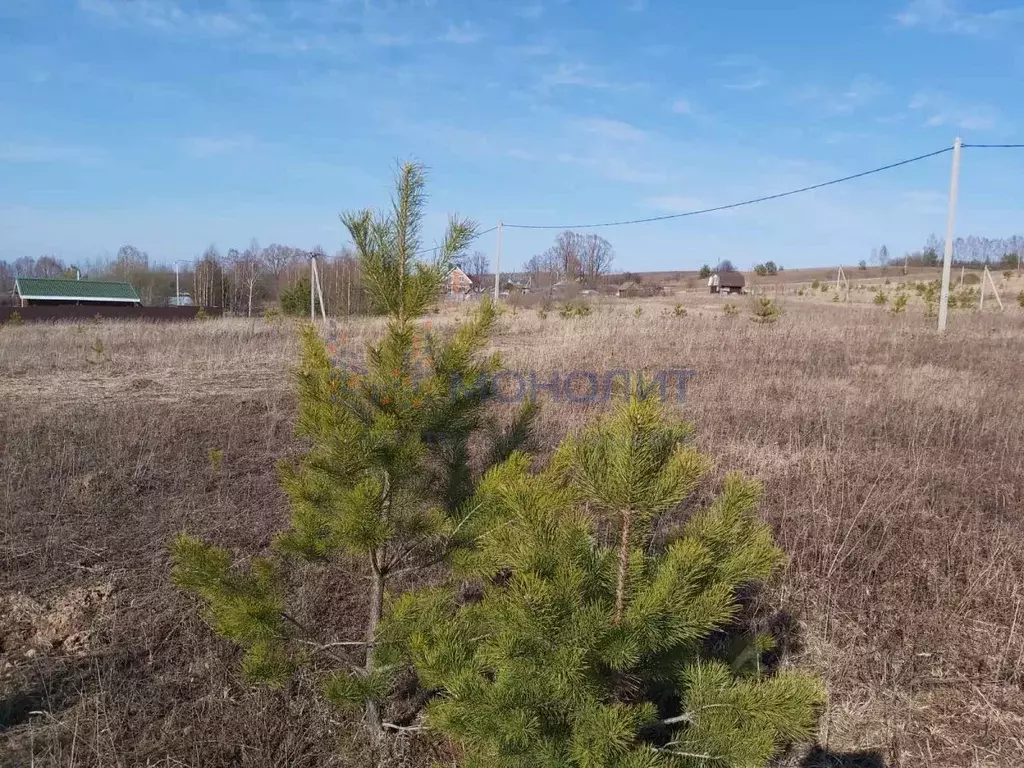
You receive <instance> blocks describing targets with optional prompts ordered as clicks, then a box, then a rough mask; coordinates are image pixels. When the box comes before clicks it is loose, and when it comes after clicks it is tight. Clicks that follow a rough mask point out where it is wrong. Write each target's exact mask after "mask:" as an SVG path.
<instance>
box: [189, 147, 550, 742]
mask: <svg viewBox="0 0 1024 768" xmlns="http://www.w3.org/2000/svg"><path fill="white" fill-rule="evenodd" d="M424 184H425V179H424V172H423V169H422V167H420V166H418V165H415V164H407V165H404V166H403V167H402V168H401V169H400V171H399V173H398V178H397V179H396V185H397V189H396V193H395V197H394V200H393V206H392V210H391V211H390V212H388V213H386V214H373V213H371V212H369V211H362V212H358V213H355V214H349V215H346V216H344V217H343V221H344V223H345V225H346V226H347V228H348V230H349V233H350V235H351V237H352V240H353V242H354V243H355V246H356V250H357V254H358V259H359V266H360V272H361V274H362V276H363V279H364V281H365V290H366V293H367V295H368V297H369V299H370V302H371V306H372V308H373V309H374V310H375V311H377V312H379V313H380V314H383V315H385V316H386V317H387V327H386V330H385V333H384V335H383V337H382V338H381V340H380V341H379V342H377V343H375V344H371V345H370V346H369V347H368V349H367V365H366V371H365V373H359V374H357V373H355V372H354V371H348V370H343V369H341V368H339V367H338V366H337V365H335V362H334V360H332V358H331V356H330V355H329V349H328V347H327V345H326V344H325V343H324V341H323V339H322V338H321V337H320V334H319V332H318V330H317V328H316V327H315V326H313V325H306V326H304V327H303V329H302V336H301V355H300V365H299V369H298V371H297V383H298V395H299V398H298V399H299V411H298V420H297V425H296V431H297V433H298V436H299V438H300V439H301V440H302V441H303V443H304V445H305V452H304V454H303V455H302V456H301V458H300V459H299V460H298V462H296V463H295V464H287V465H285V466H283V467H282V480H281V483H282V487H283V488H284V490H285V492H286V493H287V495H288V497H289V499H290V502H291V524H290V527H289V528H288V529H287V530H286V531H284V532H283V533H282V534H281V535H279V536H278V537H277V539H276V540H275V543H274V553H273V556H269V557H265V558H263V559H258V560H256V561H254V564H253V565H252V566H251V567H250V568H248V569H239V568H234V567H233V566H232V556H231V554H230V553H229V552H228V551H226V550H224V549H222V548H218V547H214V546H212V545H210V544H207V543H205V542H203V541H201V540H199V539H196V538H193V537H189V536H182V537H181V538H179V540H178V541H177V543H176V544H175V546H174V556H175V566H174V579H175V581H176V582H177V583H178V584H179V585H180V586H181V587H183V588H184V589H186V590H188V591H190V592H192V593H194V594H196V595H197V596H199V597H200V598H201V599H202V600H203V602H204V603H205V606H206V613H207V616H208V618H209V619H210V621H211V623H212V624H213V626H214V628H215V629H216V630H217V631H218V632H220V633H221V634H222V635H224V636H225V637H227V638H229V639H230V640H232V641H234V642H236V643H237V644H238V645H239V646H241V647H242V648H243V650H244V651H245V655H244V658H243V664H242V668H243V671H244V672H245V673H246V675H247V677H249V678H250V679H253V680H256V681H261V682H265V683H268V684H271V685H282V684H283V683H284V682H285V681H287V680H288V679H289V678H290V676H291V675H292V673H293V672H294V670H295V669H296V668H297V667H301V666H309V664H310V653H320V654H321V655H320V658H326V659H327V660H329V661H330V662H331V666H333V667H334V670H333V672H332V673H331V674H330V676H329V677H328V678H327V679H326V680H325V681H324V690H325V693H326V696H327V698H328V699H330V700H331V701H332V702H334V703H336V704H338V705H339V706H343V707H353V706H356V707H361V708H362V709H363V711H364V714H365V721H366V724H367V726H368V729H369V733H370V735H371V739H372V741H373V743H374V744H377V743H379V740H380V736H381V733H382V729H383V728H387V727H389V724H388V723H387V722H386V721H385V720H384V718H383V716H382V711H381V707H382V704H383V703H384V702H385V701H386V698H387V693H388V691H389V690H390V688H391V684H392V676H391V669H389V668H388V667H387V666H382V665H381V664H379V663H378V659H377V645H378V628H379V624H380V621H381V618H382V616H383V614H384V606H385V597H386V594H387V592H388V589H389V585H391V583H392V581H393V577H395V576H396V575H398V574H402V573H407V572H409V571H412V570H416V569H421V568H427V567H431V566H434V565H437V564H438V563H442V562H444V561H445V560H447V559H448V558H450V557H452V556H454V555H456V554H457V552H458V550H459V549H460V547H463V546H464V545H465V544H466V543H467V542H468V541H469V540H471V538H472V537H473V536H475V535H477V534H476V532H475V528H474V526H475V521H474V516H475V515H476V513H477V509H476V508H475V507H474V505H473V503H472V499H473V497H474V496H475V494H476V486H477V483H478V481H479V479H480V476H481V474H482V471H486V470H487V468H489V467H490V466H493V465H495V464H497V463H500V462H502V461H504V460H505V459H506V458H507V457H508V456H509V455H510V454H511V453H512V452H514V451H515V450H517V449H518V448H519V447H520V446H521V445H523V444H524V443H525V442H526V441H528V440H529V438H530V436H531V425H532V419H533V415H534V406H533V404H532V403H527V404H526V405H525V406H524V407H523V408H522V409H521V410H520V412H519V413H518V414H517V415H516V417H515V419H514V420H513V421H512V423H511V424H509V425H508V426H506V427H505V428H504V429H502V428H499V427H498V426H497V425H495V424H493V423H492V420H491V419H490V417H489V416H488V413H487V405H488V400H489V397H490V394H491V384H490V381H491V374H493V372H494V371H495V370H496V369H497V366H498V362H499V361H498V359H497V358H496V357H495V356H488V355H486V354H484V347H485V345H486V343H487V340H488V334H489V332H490V330H491V328H492V326H493V324H494V322H495V318H496V312H495V308H494V306H493V304H492V303H491V302H490V301H489V300H484V301H483V302H481V304H480V306H479V308H478V310H477V311H476V312H475V313H474V314H473V315H472V317H471V318H470V319H469V321H468V322H464V323H462V324H461V325H460V327H459V328H458V330H457V331H456V332H455V333H454V335H452V336H451V337H450V338H447V339H439V338H436V337H435V336H433V335H432V334H427V333H425V332H424V326H423V325H422V324H421V323H420V322H419V318H421V317H422V316H423V315H424V314H425V313H426V312H428V311H429V308H430V307H431V305H432V304H433V302H434V301H435V300H436V298H437V296H438V294H439V292H440V290H441V287H442V283H443V280H444V277H445V275H446V274H447V272H448V270H449V265H450V263H451V258H452V257H453V256H455V255H456V254H459V253H461V252H463V251H464V250H465V249H466V248H467V246H468V245H469V243H470V242H471V241H472V238H473V236H474V232H475V226H474V225H473V223H472V222H469V221H460V220H456V219H452V220H451V221H450V223H449V227H448V232H447V235H446V236H445V239H444V242H443V243H442V244H441V246H440V247H439V248H438V252H439V253H438V256H437V259H436V260H435V261H434V262H432V263H429V264H424V263H421V262H419V261H418V260H417V255H418V254H419V253H421V252H422V244H421V238H420V226H421V222H422V218H423V214H424V203H425V192H424ZM419 352H422V353H423V354H419ZM476 446H479V447H478V448H477V447H476ZM477 467H480V468H482V469H477ZM303 562H309V563H320V564H322V565H327V566H334V567H341V566H344V565H345V564H346V563H352V562H354V563H356V564H359V565H361V567H362V569H363V570H364V572H365V573H366V574H367V577H368V580H369V584H368V590H367V593H368V596H367V615H368V618H367V620H366V625H365V628H364V632H363V637H362V638H361V639H358V640H356V639H349V640H338V639H336V638H333V637H325V636H324V635H325V634H326V633H324V632H322V631H320V630H319V629H313V628H312V627H311V622H309V621H307V620H304V619H303V617H302V616H300V615H299V614H298V613H297V612H292V611H289V610H286V601H287V594H286V590H285V588H284V583H285V581H286V580H285V579H284V578H283V572H284V571H286V570H292V569H294V567H296V566H299V565H301V563H303ZM328 629H329V628H328ZM338 648H345V649H347V650H345V651H342V652H339V651H337V650H336V649H338ZM310 649H312V650H310ZM332 649H333V650H332ZM353 649H361V658H357V659H355V660H354V659H353V655H352V650H353ZM316 668H317V669H321V667H320V666H317V667H316Z"/></svg>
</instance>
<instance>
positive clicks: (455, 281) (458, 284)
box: [444, 267, 473, 296]
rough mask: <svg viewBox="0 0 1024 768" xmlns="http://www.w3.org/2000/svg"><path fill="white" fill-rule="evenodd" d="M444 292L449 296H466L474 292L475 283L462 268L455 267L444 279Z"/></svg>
mask: <svg viewBox="0 0 1024 768" xmlns="http://www.w3.org/2000/svg"><path fill="white" fill-rule="evenodd" d="M444 290H445V293H447V294H448V295H449V296H465V295H466V294H467V293H469V292H471V291H472V290H473V281H472V279H470V277H469V275H467V274H466V273H465V272H463V271H462V268H461V267H455V268H454V269H453V270H452V271H451V272H449V273H448V275H447V276H446V277H445V279H444Z"/></svg>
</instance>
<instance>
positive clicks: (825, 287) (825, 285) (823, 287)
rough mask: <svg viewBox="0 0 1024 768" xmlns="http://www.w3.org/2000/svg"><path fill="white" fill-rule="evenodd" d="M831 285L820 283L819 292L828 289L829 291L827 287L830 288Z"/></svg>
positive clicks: (825, 291) (826, 291) (824, 291)
mask: <svg viewBox="0 0 1024 768" xmlns="http://www.w3.org/2000/svg"><path fill="white" fill-rule="evenodd" d="M831 287H832V286H831V285H829V284H828V283H822V284H821V292H822V293H828V291H829V289H830V288H831Z"/></svg>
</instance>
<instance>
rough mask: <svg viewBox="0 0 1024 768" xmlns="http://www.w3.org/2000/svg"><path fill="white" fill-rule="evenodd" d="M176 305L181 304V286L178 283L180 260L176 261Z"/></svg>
mask: <svg viewBox="0 0 1024 768" xmlns="http://www.w3.org/2000/svg"><path fill="white" fill-rule="evenodd" d="M174 306H176V307H179V306H181V287H180V286H179V285H178V262H174Z"/></svg>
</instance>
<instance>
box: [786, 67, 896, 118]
mask: <svg viewBox="0 0 1024 768" xmlns="http://www.w3.org/2000/svg"><path fill="white" fill-rule="evenodd" d="M886 90H887V86H886V85H885V84H883V83H881V82H879V81H877V80H874V79H873V78H870V77H868V76H867V75H858V76H857V77H855V78H854V79H853V80H852V81H851V82H850V84H849V85H847V86H844V87H843V88H841V89H838V90H836V89H826V88H822V87H819V86H812V87H809V88H805V89H803V90H802V91H800V92H799V93H798V94H797V100H799V101H807V102H811V103H813V104H815V105H817V106H818V107H820V108H821V109H822V110H824V111H825V112H828V113H831V114H848V113H850V112H854V111H856V110H858V109H861V108H862V107H865V106H867V105H868V104H870V103H871V102H872V101H874V100H875V99H876V98H877V97H878V96H880V95H881V94H883V93H885V91H886Z"/></svg>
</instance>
